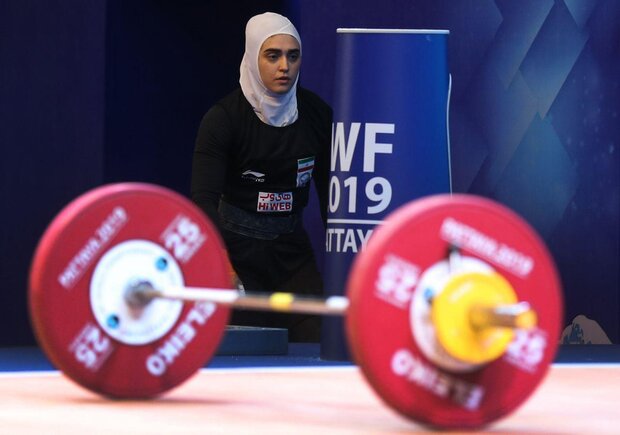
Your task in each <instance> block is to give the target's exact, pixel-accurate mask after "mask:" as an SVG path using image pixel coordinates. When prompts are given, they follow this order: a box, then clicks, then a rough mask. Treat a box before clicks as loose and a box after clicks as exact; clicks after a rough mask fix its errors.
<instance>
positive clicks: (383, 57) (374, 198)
mask: <svg viewBox="0 0 620 435" xmlns="http://www.w3.org/2000/svg"><path fill="white" fill-rule="evenodd" d="M448 34H449V32H448V31H447V30H399V29H338V38H337V48H336V50H337V51H336V62H337V63H336V83H335V85H336V86H335V99H334V123H333V126H332V148H331V176H330V187H329V211H328V222H327V230H326V240H325V261H326V263H325V287H326V289H327V290H326V292H327V293H328V294H330V295H338V294H344V291H345V286H346V281H347V276H348V273H349V269H350V267H351V264H352V262H353V259H354V257H355V255H356V254H357V253H358V252H360V251H361V250H362V249H363V248H364V246H365V245H366V243H367V242H368V240H369V238H370V237H371V235H372V232H373V229H374V227H375V226H376V225H378V224H380V223H381V222H382V220H383V219H384V218H385V217H386V216H387V215H388V214H389V213H390V212H392V211H393V210H395V209H396V208H398V207H399V206H401V205H403V204H405V203H407V202H409V201H411V200H413V199H416V198H420V197H422V196H426V195H430V194H434V193H440V192H444V193H445V192H449V191H450V190H451V181H450V157H449V155H450V154H449V138H448V105H449V92H450V78H449V74H448V59H447V44H448ZM323 325H324V326H323V335H322V338H321V356H322V357H323V358H325V359H348V358H349V357H348V350H347V347H346V340H345V338H344V331H343V324H342V319H334V318H325V319H324V321H323Z"/></svg>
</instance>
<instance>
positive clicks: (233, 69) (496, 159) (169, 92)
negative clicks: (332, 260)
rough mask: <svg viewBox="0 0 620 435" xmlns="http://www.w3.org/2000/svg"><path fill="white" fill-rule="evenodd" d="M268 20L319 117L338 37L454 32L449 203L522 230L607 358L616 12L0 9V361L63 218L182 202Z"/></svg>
mask: <svg viewBox="0 0 620 435" xmlns="http://www.w3.org/2000/svg"><path fill="white" fill-rule="evenodd" d="M265 10H273V11H276V12H281V13H284V14H288V15H289V16H290V17H291V18H292V19H293V21H294V22H295V24H296V25H297V26H298V28H299V30H300V33H301V35H302V39H303V51H304V67H303V69H302V77H301V83H302V85H304V86H306V87H308V88H310V89H313V90H315V91H316V92H318V93H319V94H320V95H321V96H323V98H325V99H326V100H327V101H328V102H331V101H332V98H333V95H334V89H335V86H337V84H335V83H334V80H333V72H334V65H335V62H336V60H335V58H334V57H335V39H336V32H335V29H336V28H337V27H399V28H435V29H449V30H450V31H451V35H450V45H449V47H450V52H449V57H450V65H451V66H450V70H451V73H452V76H453V90H452V105H451V113H450V124H451V151H452V165H453V167H452V169H453V174H452V175H453V189H454V191H456V192H470V193H475V194H480V195H484V196H488V197H491V198H494V199H496V200H499V201H501V202H503V203H505V204H507V205H508V206H510V207H512V208H514V209H515V210H516V211H517V212H518V213H520V214H521V215H522V216H524V217H525V218H526V219H527V220H528V221H529V222H530V223H531V224H532V225H533V226H534V227H535V228H536V229H537V230H538V231H539V232H540V233H541V235H542V236H543V238H544V239H545V241H546V242H547V244H548V245H549V247H550V249H551V251H552V253H553V255H554V257H555V259H556V262H557V264H558V266H559V269H560V273H561V276H562V280H563V284H564V287H565V295H566V303H567V307H566V308H567V310H566V311H567V312H566V324H568V323H569V322H570V321H571V319H572V318H573V317H575V316H576V315H577V314H585V315H587V316H588V317H590V318H593V319H595V320H597V321H598V322H599V323H600V324H601V326H602V327H603V329H604V330H605V332H606V333H607V335H608V336H609V337H610V338H611V339H612V341H613V342H616V343H617V342H618V341H619V338H620V321H619V319H620V302H619V292H620V290H619V285H618V281H619V274H620V272H619V270H620V267H619V266H620V248H619V246H620V237H619V234H618V229H619V225H618V222H619V219H618V217H619V214H620V213H619V207H620V206H619V204H620V195H619V192H620V188H619V184H620V182H619V174H618V171H619V168H620V164H619V159H618V145H619V144H618V138H619V137H620V135H619V130H620V129H619V128H618V122H619V119H618V117H619V112H620V107H619V106H620V89H619V88H620V86H619V81H620V24H619V23H620V2H617V1H615V0H598V1H596V0H592V1H579V0H556V1H553V0H522V1H519V2H515V1H509V0H495V1H494V0H383V1H381V2H374V1H369V0H357V1H350V0H344V1H328V0H320V1H319V0H317V1H302V0H297V1H288V2H285V1H266V2H253V1H237V2H224V1H214V2H205V1H198V0H184V1H163V0H162V1H155V0H150V1H147V0H135V1H131V2H127V1H121V0H108V1H105V0H99V1H95V0H93V1H88V2H84V1H81V0H56V1H53V0H49V1H44V0H21V1H20V0H0V150H1V152H2V158H1V159H0V177H2V178H1V183H0V201H2V202H1V204H2V217H1V218H0V251H1V252H0V345H17V344H27V343H31V342H32V336H31V333H30V328H29V324H28V320H27V310H26V287H27V273H28V266H29V261H30V257H31V256H32V253H33V250H34V247H35V245H36V242H37V240H38V238H39V237H40V235H41V234H42V232H43V231H44V229H45V227H46V225H47V224H48V223H49V221H50V220H51V219H52V218H53V216H54V215H55V213H57V212H58V211H59V210H60V209H61V208H62V206H64V205H65V204H66V203H67V202H69V201H70V200H71V199H73V198H74V197H75V196H77V195H78V194H80V193H82V192H84V191H85V190H87V189H89V188H92V187H95V186H97V185H100V184H103V183H107V182H114V181H127V180H139V181H150V182H156V183H159V184H163V185H166V186H168V187H171V188H173V189H175V190H177V191H179V192H181V193H183V194H188V193H189V180H190V172H189V171H190V166H191V155H192V149H193V142H194V136H195V133H196V128H197V126H198V123H199V122H200V118H201V117H202V115H203V113H204V112H205V111H206V110H207V109H208V107H209V106H210V105H211V104H212V103H213V102H215V101H216V100H217V99H218V98H219V97H220V96H223V95H224V94H226V93H227V92H228V91H230V90H231V89H232V88H233V87H235V86H236V85H237V79H238V64H239V60H240V57H241V54H242V51H243V29H244V26H245V22H246V21H247V19H248V18H249V17H250V16H252V15H254V14H255V13H258V12H262V11H265ZM377 62H381V55H380V53H377ZM385 67H386V68H389V65H386V66H385ZM403 79H404V80H406V78H403ZM310 212H311V216H312V218H311V219H310V227H311V228H310V229H311V231H312V233H313V234H314V235H315V242H316V246H317V250H318V251H319V252H320V251H321V248H322V244H323V236H322V234H321V230H320V228H319V224H318V213H317V212H316V203H313V204H312V209H311V210H310Z"/></svg>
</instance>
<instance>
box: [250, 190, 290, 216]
mask: <svg viewBox="0 0 620 435" xmlns="http://www.w3.org/2000/svg"><path fill="white" fill-rule="evenodd" d="M256 211H258V212H262V213H273V212H286V213H290V212H292V211H293V194H292V193H291V192H279V193H273V192H258V204H256Z"/></svg>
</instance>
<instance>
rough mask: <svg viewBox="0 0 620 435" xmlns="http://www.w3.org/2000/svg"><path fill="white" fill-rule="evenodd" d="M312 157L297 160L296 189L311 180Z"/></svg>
mask: <svg viewBox="0 0 620 435" xmlns="http://www.w3.org/2000/svg"><path fill="white" fill-rule="evenodd" d="M313 169H314V156H312V157H306V158H305V159H299V160H297V187H303V186H305V185H306V184H308V182H309V181H310V179H311V178H312V170H313Z"/></svg>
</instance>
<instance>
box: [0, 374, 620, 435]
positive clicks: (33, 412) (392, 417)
mask: <svg viewBox="0 0 620 435" xmlns="http://www.w3.org/2000/svg"><path fill="white" fill-rule="evenodd" d="M425 430H426V429H425V428H424V427H421V426H418V425H416V424H414V423H412V422H410V421H407V420H405V419H403V418H402V417H400V416H398V415H396V414H395V413H394V412H392V411H391V410H390V409H389V408H387V407H386V406H385V405H383V403H382V402H381V401H380V400H379V399H378V398H377V397H376V396H375V394H374V393H373V392H372V391H371V389H370V387H368V386H367V384H366V383H365V381H364V380H363V378H362V376H361V374H360V373H359V371H358V369H357V368H355V367H340V368H338V367H336V368H306V369H280V368H277V369H247V370H245V369H232V370H206V371H205V370H203V371H201V372H200V373H199V374H197V375H196V376H195V377H193V378H192V379H190V380H189V381H188V382H186V383H185V384H183V385H182V386H181V387H179V388H177V389H176V390H174V391H172V392H169V393H168V394H166V395H165V396H163V397H162V398H159V399H157V400H152V401H110V400H106V399H103V398H100V397H98V396H96V395H94V394H92V393H90V392H87V391H85V390H82V389H81V388H80V387H77V386H75V385H74V384H73V383H71V382H70V381H68V380H67V379H65V378H64V377H63V376H62V375H60V374H58V373H47V374H46V373H44V372H41V373H29V374H21V375H20V374H6V375H2V376H0V433H2V434H4V433H6V434H9V433H10V434H63V435H65V434H80V435H84V434H86V435H95V434H106V435H118V434H179V435H180V434H188V433H190V434H191V433H196V434H197V433H201V434H214V433H226V434H246V433H250V434H253V433H258V434H261V433H262V434H363V433H368V434H387V433H390V434H393V433H416V432H422V431H425ZM486 431H487V432H492V433H519V434H523V433H536V434H542V433H544V434H568V433H572V434H595V433H610V434H611V433H614V434H618V433H620V366H619V365H577V366H574V365H555V366H554V367H553V368H552V369H551V372H550V374H549V376H548V377H547V378H546V380H545V381H544V383H543V384H542V386H541V387H540V388H539V389H538V390H537V391H536V392H535V393H534V394H533V395H532V397H531V398H530V399H529V400H528V401H527V402H526V403H525V405H524V406H522V407H521V408H519V409H518V410H517V411H516V412H515V413H513V414H511V415H510V416H508V417H507V418H505V419H503V420H501V421H499V422H496V423H495V424H494V425H492V426H491V427H488V428H487V429H486Z"/></svg>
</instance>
